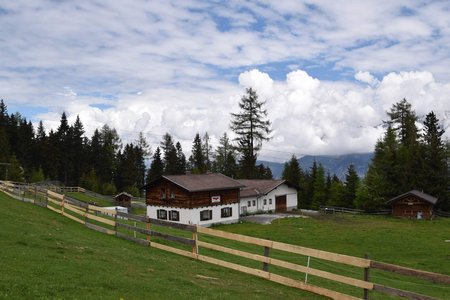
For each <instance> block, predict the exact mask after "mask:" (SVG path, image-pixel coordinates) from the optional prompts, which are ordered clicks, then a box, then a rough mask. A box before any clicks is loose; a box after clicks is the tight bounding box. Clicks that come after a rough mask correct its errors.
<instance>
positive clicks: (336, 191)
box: [327, 175, 344, 207]
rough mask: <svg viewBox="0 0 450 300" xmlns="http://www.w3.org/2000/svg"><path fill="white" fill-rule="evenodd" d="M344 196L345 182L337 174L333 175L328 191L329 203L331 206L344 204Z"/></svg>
mask: <svg viewBox="0 0 450 300" xmlns="http://www.w3.org/2000/svg"><path fill="white" fill-rule="evenodd" d="M343 198H344V184H343V183H342V181H341V180H340V179H339V177H337V176H336V175H333V176H332V177H331V180H330V187H329V191H328V199H327V205H329V206H339V207H340V206H343Z"/></svg>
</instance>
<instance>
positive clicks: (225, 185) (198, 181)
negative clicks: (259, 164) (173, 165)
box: [150, 173, 242, 192]
mask: <svg viewBox="0 0 450 300" xmlns="http://www.w3.org/2000/svg"><path fill="white" fill-rule="evenodd" d="M161 178H164V179H166V180H168V181H170V182H172V183H174V184H176V185H178V186H180V187H182V188H184V189H185V190H187V191H189V192H201V191H216V190H229V189H239V188H241V187H242V184H241V183H239V182H238V181H236V180H234V179H232V178H230V177H228V176H225V175H223V174H220V173H208V174H186V175H163V176H162V177H161ZM150 184H151V183H150Z"/></svg>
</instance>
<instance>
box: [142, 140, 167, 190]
mask: <svg viewBox="0 0 450 300" xmlns="http://www.w3.org/2000/svg"><path fill="white" fill-rule="evenodd" d="M163 173H164V164H163V161H162V159H161V150H160V149H159V147H157V148H156V150H155V154H153V160H152V163H151V164H150V168H149V169H148V171H147V177H146V183H147V184H148V183H150V182H152V181H154V180H156V179H158V178H159V177H161V176H162V175H163Z"/></svg>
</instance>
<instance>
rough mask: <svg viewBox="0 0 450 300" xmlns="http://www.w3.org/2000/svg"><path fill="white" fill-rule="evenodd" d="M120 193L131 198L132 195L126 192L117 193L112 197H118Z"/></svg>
mask: <svg viewBox="0 0 450 300" xmlns="http://www.w3.org/2000/svg"><path fill="white" fill-rule="evenodd" d="M120 195H124V196H128V197H130V198H133V195H130V194H128V193H127V192H122V193H119V194H117V195H115V196H114V198H117V197H119V196H120Z"/></svg>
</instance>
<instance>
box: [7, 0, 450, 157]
mask: <svg viewBox="0 0 450 300" xmlns="http://www.w3.org/2000/svg"><path fill="white" fill-rule="evenodd" d="M449 13H450V3H449V2H447V1H426V2H423V1H414V0H400V1H387V2H386V1H383V2H380V1H377V0H370V1H357V0H349V1H345V2H336V1H335V2H333V1H322V0H321V1H315V2H314V3H313V4H312V3H310V2H306V1H269V2H264V3H262V2H249V1H237V0H232V1H222V2H217V1H216V2H210V1H201V0H186V1H178V2H170V1H143V0H142V1H139V0H136V1H133V2H130V3H126V4H124V3H121V2H116V1H109V2H105V3H98V2H95V1H83V2H70V1H66V2H57V1H56V2H55V1H50V2H48V1H24V0H17V1H4V3H1V4H0V15H1V18H0V28H2V47H0V97H1V98H3V99H4V100H5V101H6V103H7V104H8V105H9V106H12V107H14V108H16V109H17V110H19V111H20V108H21V107H39V108H40V109H41V110H39V113H37V112H36V113H29V115H28V117H32V118H33V119H35V120H39V119H40V118H42V119H44V120H45V121H46V123H45V124H46V126H48V127H52V128H55V127H57V124H58V121H59V118H60V114H61V112H62V111H63V110H65V111H66V112H67V113H68V114H69V115H70V118H71V119H70V120H74V118H75V116H76V115H77V114H79V115H80V117H81V119H82V121H83V123H84V124H85V127H86V131H87V133H88V134H92V132H93V130H94V129H95V128H97V127H100V126H101V125H102V124H104V123H108V124H110V125H111V126H114V127H116V128H117V129H118V130H119V133H120V134H121V135H122V136H123V137H124V138H125V139H129V140H133V139H134V138H135V136H137V132H138V131H141V130H142V131H144V132H147V134H148V137H149V139H151V142H152V143H153V144H154V145H157V144H158V143H159V139H160V137H161V135H163V134H164V133H165V132H171V133H172V134H174V135H175V138H177V139H183V141H184V144H183V146H186V147H187V148H188V149H189V148H190V142H191V141H188V139H192V138H193V136H194V135H195V133H196V132H205V131H208V132H209V133H210V135H211V137H212V138H213V140H217V137H218V136H220V135H221V134H222V133H223V132H224V131H227V130H228V124H229V116H230V112H233V111H237V109H238V106H237V103H238V100H239V98H240V97H241V96H242V94H243V91H244V89H242V87H247V86H252V87H254V88H255V89H257V90H258V92H259V93H260V97H261V98H262V99H263V100H267V107H268V108H269V117H270V119H271V120H272V122H273V126H274V133H273V135H274V137H273V139H272V141H271V142H270V143H268V144H266V145H265V146H264V148H265V150H264V152H263V153H262V155H265V156H266V157H269V156H272V157H273V156H275V157H276V158H277V157H281V156H283V155H288V154H286V153H296V154H307V153H310V154H314V153H344V152H349V151H370V150H371V149H372V146H373V143H374V141H375V140H376V139H377V138H378V136H379V134H380V130H381V129H380V128H378V127H376V125H378V124H380V122H381V120H382V119H385V118H386V117H385V111H386V110H388V109H389V108H390V107H391V105H392V104H393V103H395V102H397V101H399V100H401V99H402V98H404V97H405V98H407V99H408V100H409V101H410V102H411V103H412V104H413V105H414V107H415V108H416V109H417V112H418V114H419V115H424V114H426V113H427V112H428V110H431V109H434V110H435V111H437V112H439V116H440V117H441V119H443V120H444V117H446V116H447V117H446V118H447V119H449V120H448V121H446V122H450V117H448V116H449V115H450V113H448V112H449V111H450V108H449V107H448V105H449V104H447V103H449V101H448V98H447V97H448V95H449V94H450V93H449V92H450V87H449V82H450V68H448V66H449V65H450V50H449V45H450V18H448V15H449ZM247 70H249V71H247ZM261 70H271V72H269V73H264V72H262V71H261ZM304 70H314V72H315V73H314V74H318V75H315V76H311V75H310V74H312V72H311V71H309V73H310V74H308V73H307V72H306V71H304ZM290 71H292V72H290ZM287 72H290V73H288V74H287V76H286V80H281V79H280V75H279V74H285V73H287ZM355 73H356V75H355V76H354V78H355V79H356V81H347V79H344V78H349V74H355ZM323 78H327V80H323ZM239 84H240V85H241V86H239ZM42 108H45V109H46V110H48V111H46V112H42ZM446 113H447V114H446ZM447 119H445V120H447ZM374 126H375V128H374ZM186 147H185V148H186ZM188 149H185V150H188ZM275 151H281V152H275Z"/></svg>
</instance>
